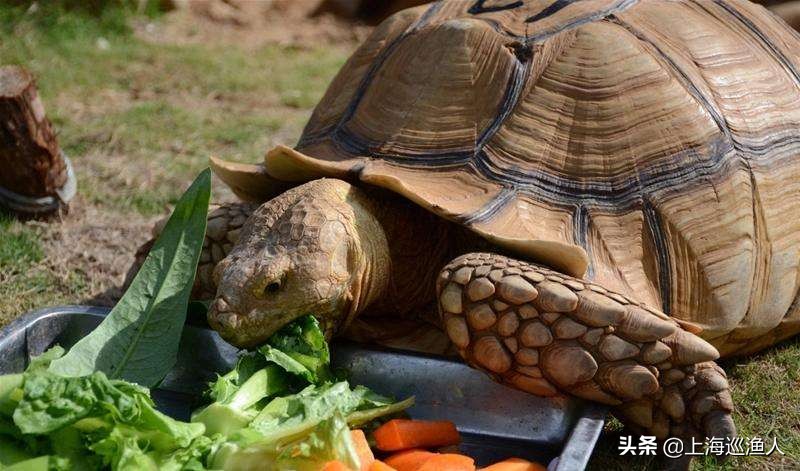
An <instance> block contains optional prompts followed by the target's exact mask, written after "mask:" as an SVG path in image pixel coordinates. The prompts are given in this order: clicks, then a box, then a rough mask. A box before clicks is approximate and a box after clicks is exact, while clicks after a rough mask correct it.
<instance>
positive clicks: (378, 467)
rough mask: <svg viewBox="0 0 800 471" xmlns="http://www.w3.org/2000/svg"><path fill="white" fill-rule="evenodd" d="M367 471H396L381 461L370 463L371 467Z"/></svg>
mask: <svg viewBox="0 0 800 471" xmlns="http://www.w3.org/2000/svg"><path fill="white" fill-rule="evenodd" d="M369 471H397V470H396V469H394V468H392V467H391V466H389V465H388V464H386V463H384V462H383V461H381V460H375V461H373V462H372V466H370V467H369Z"/></svg>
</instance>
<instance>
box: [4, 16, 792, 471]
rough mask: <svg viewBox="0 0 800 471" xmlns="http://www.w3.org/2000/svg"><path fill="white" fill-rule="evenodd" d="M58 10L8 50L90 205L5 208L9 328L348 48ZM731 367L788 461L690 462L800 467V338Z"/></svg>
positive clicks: (61, 290)
mask: <svg viewBox="0 0 800 471" xmlns="http://www.w3.org/2000/svg"><path fill="white" fill-rule="evenodd" d="M40 3H44V2H40ZM57 13H58V14H55V13H54V12H53V11H46V10H40V11H39V12H37V13H34V14H23V13H22V10H20V9H19V8H14V7H9V6H2V5H0V34H2V38H3V40H2V41H0V58H2V61H3V63H4V64H8V63H20V64H24V65H25V66H26V67H27V68H29V69H30V70H32V71H33V72H34V74H35V75H36V76H37V79H38V86H39V90H40V94H41V96H42V99H43V101H44V103H45V107H46V109H47V113H48V116H49V117H50V119H51V121H53V123H54V124H55V127H56V128H57V129H58V130H59V133H60V134H59V139H60V144H61V146H62V148H63V149H64V150H65V152H66V153H67V154H68V155H70V156H71V158H72V160H73V162H74V164H75V166H76V170H77V172H78V175H79V195H80V196H79V201H78V202H77V206H79V209H80V211H78V212H80V213H81V214H71V215H70V216H69V217H67V218H66V219H65V221H64V222H63V223H62V224H61V226H59V224H57V223H56V224H49V225H42V224H36V223H20V222H17V221H12V220H10V219H8V218H4V217H3V218H0V325H2V324H4V323H5V322H7V321H8V320H10V319H12V318H14V317H15V316H17V315H19V314H20V313H22V312H25V311H27V310H29V309H33V308H37V307H42V306H47V305H53V304H59V303H75V302H81V301H83V300H87V299H92V298H93V297H94V296H95V295H97V293H98V292H101V291H102V290H104V289H107V288H108V287H109V286H110V285H114V284H118V283H119V281H121V280H119V279H112V280H109V279H108V278H109V277H110V276H111V275H110V274H113V273H118V272H119V271H120V270H121V271H122V272H123V273H124V270H125V268H126V267H125V266H121V267H120V266H116V267H115V266H113V265H115V264H116V265H126V264H127V263H129V262H130V260H129V259H125V260H127V262H119V261H117V259H111V260H112V261H111V262H107V263H105V264H103V263H99V262H96V261H92V260H93V259H95V258H99V259H103V256H101V255H100V254H101V253H103V250H105V252H106V253H113V252H119V251H128V252H132V250H133V249H134V248H135V245H136V244H135V243H133V244H131V243H130V242H128V243H127V245H125V242H126V240H125V239H127V238H131V237H133V238H136V237H138V240H143V239H144V238H145V237H146V231H147V226H149V224H150V222H151V221H152V219H153V217H154V216H156V215H160V214H162V213H164V211H165V209H166V208H167V207H168V206H169V205H170V204H172V203H173V202H174V201H176V199H177V197H178V196H179V195H180V193H181V191H182V190H183V188H184V186H185V185H186V184H187V182H189V181H191V178H192V177H193V176H194V175H195V174H196V173H197V172H198V171H199V170H200V169H201V168H203V167H204V166H205V165H206V159H207V158H208V155H209V154H218V155H220V156H224V157H226V158H231V159H236V160H242V161H256V160H258V159H259V158H260V156H261V155H263V153H264V151H265V150H266V149H268V148H269V147H270V146H271V145H273V144H274V143H276V142H279V141H280V142H287V143H291V141H292V140H293V139H296V138H297V137H298V136H299V134H300V131H301V128H302V126H303V124H304V123H305V120H306V119H307V117H308V115H309V112H310V109H311V108H312V107H313V105H314V104H315V103H316V102H317V101H318V100H319V98H320V97H321V94H322V93H323V91H324V89H325V87H326V85H327V83H328V82H329V81H330V79H331V78H332V77H333V75H334V74H335V72H336V70H338V68H339V67H340V66H341V64H342V63H343V62H344V60H345V58H346V57H347V55H348V48H347V47H338V48H337V47H331V46H330V45H325V44H321V45H316V46H313V45H312V46H310V47H308V48H302V49H298V48H293V47H288V46H280V45H274V44H267V45H265V46H263V47H259V48H257V49H256V50H245V49H242V48H238V47H235V46H230V45H213V44H210V43H207V44H204V45H172V44H154V43H150V42H147V41H144V40H142V39H139V38H138V37H137V36H135V35H133V34H132V33H131V31H130V28H129V27H128V21H129V17H128V15H126V12H125V11H124V10H123V9H121V8H110V9H107V10H105V11H104V12H103V13H102V14H101V15H99V16H88V15H86V14H84V13H81V12H69V13H65V12H57ZM156 21H158V20H156ZM217 189H218V188H217ZM71 221H72V222H74V223H75V224H78V225H80V227H78V228H76V229H74V231H73V232H74V233H75V234H76V235H75V236H73V237H72V238H66V237H65V236H63V235H60V233H59V231H62V232H64V231H66V229H64V226H68V225H69V224H70V222H71ZM126 224H127V225H129V226H130V232H128V233H122V234H123V235H120V236H114V237H111V238H109V239H103V240H101V241H97V240H96V239H95V238H93V237H94V236H92V230H93V229H98V228H99V229H103V230H104V231H105V232H109V231H111V229H113V228H115V227H117V226H124V225H126ZM84 232H85V233H86V234H84ZM126 234H127V235H126ZM65 241H69V242H65ZM73 246H75V247H73ZM120 247H122V248H120ZM101 249H103V250H101ZM66 251H71V252H70V253H72V255H71V256H70V257H71V258H65V257H64V256H63V253H64V252H66ZM128 255H129V254H128ZM107 256H108V255H107ZM86 260H89V262H86ZM98 267H99V268H98ZM104 270H106V271H104ZM114 270H116V271H114ZM723 366H724V367H725V368H726V370H727V371H728V374H729V377H730V380H731V383H732V385H733V395H734V400H735V403H736V404H737V407H738V409H737V411H736V417H735V419H736V422H737V425H738V427H739V430H740V434H741V435H742V436H745V437H753V436H761V437H765V438H770V439H771V438H772V437H778V438H779V440H780V445H781V448H782V450H783V451H784V452H785V453H786V457H783V458H781V457H780V456H778V455H774V456H772V457H769V458H756V457H745V458H737V459H732V460H729V461H728V462H726V463H724V464H719V463H717V462H715V461H714V460H711V459H704V460H696V461H695V462H694V465H693V468H694V469H695V470H703V471H705V470H715V469H725V470H733V469H748V470H750V469H754V470H757V469H776V470H777V469H800V342H798V341H797V340H795V341H790V342H786V343H784V344H783V345H781V346H778V347H775V348H773V349H770V350H769V351H767V352H765V353H762V354H760V355H757V356H755V357H753V358H747V359H738V360H731V361H727V362H725V363H724V364H723ZM619 433H624V432H623V431H622V430H621V426H620V425H619V423H617V422H612V424H611V425H609V427H608V428H607V431H606V433H605V434H604V435H603V437H602V438H601V442H600V445H599V448H598V450H597V452H596V453H595V456H594V458H593V460H592V462H591V463H590V468H591V469H598V470H603V471H611V470H625V471H636V470H649V469H659V468H661V467H663V463H662V462H660V461H659V460H652V459H646V458H644V457H637V458H636V459H630V458H625V459H622V458H620V457H619V456H618V452H617V443H618V435H619Z"/></svg>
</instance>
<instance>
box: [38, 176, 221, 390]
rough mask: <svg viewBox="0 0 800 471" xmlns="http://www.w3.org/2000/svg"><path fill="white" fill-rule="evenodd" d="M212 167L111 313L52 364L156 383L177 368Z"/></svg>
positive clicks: (66, 370) (73, 371)
mask: <svg viewBox="0 0 800 471" xmlns="http://www.w3.org/2000/svg"><path fill="white" fill-rule="evenodd" d="M210 196H211V172H210V170H208V169H206V170H204V171H203V172H202V173H201V174H200V175H199V176H198V177H197V179H196V180H195V181H194V183H192V185H191V186H190V187H189V189H188V190H186V192H185V193H184V194H183V196H182V197H181V199H180V200H179V201H178V203H177V204H176V205H175V209H174V210H173V212H172V216H170V218H169V221H167V224H166V226H165V227H164V229H163V231H162V232H161V235H160V236H159V237H158V240H156V242H155V244H154V245H153V248H152V249H151V250H150V253H149V254H148V255H147V259H146V260H145V261H144V263H143V264H142V267H141V269H140V270H139V273H137V274H136V277H135V278H134V280H133V282H132V283H131V285H130V287H129V288H128V290H127V291H126V292H125V294H124V295H123V297H122V299H121V300H120V301H119V303H117V305H116V306H115V307H114V309H113V310H112V311H111V313H110V314H109V315H108V317H106V318H105V319H104V320H103V322H102V323H100V325H99V326H98V327H97V328H96V329H95V330H94V331H92V333H90V334H89V335H87V336H86V337H84V338H83V339H81V340H80V341H79V342H78V343H77V344H75V346H73V347H72V348H71V349H70V351H69V353H67V354H66V355H64V356H63V357H62V358H60V359H57V360H55V361H53V362H52V363H51V364H50V370H51V371H53V372H54V373H58V374H60V375H62V376H72V377H75V376H87V375H90V374H92V373H94V372H97V371H100V372H103V373H105V374H106V375H107V376H108V377H109V378H114V379H116V378H122V379H126V380H128V381H132V382H135V383H138V384H141V385H143V386H148V387H152V386H155V385H156V384H158V382H159V381H161V379H163V378H164V376H166V374H167V373H168V372H169V371H170V369H172V367H173V365H174V364H175V360H176V355H177V351H178V343H179V339H180V335H181V331H182V330H183V324H184V321H185V318H186V310H187V305H188V301H189V294H190V293H191V290H192V284H193V282H194V275H195V270H196V268H197V262H198V259H199V257H200V251H201V249H202V244H203V237H204V235H205V229H206V218H207V212H208V201H209V198H210Z"/></svg>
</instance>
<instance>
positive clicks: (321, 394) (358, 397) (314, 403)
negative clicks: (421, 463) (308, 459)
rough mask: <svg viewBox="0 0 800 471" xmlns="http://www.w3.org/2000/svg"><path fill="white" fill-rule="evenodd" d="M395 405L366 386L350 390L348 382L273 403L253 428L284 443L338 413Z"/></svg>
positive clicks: (257, 417) (322, 387)
mask: <svg viewBox="0 0 800 471" xmlns="http://www.w3.org/2000/svg"><path fill="white" fill-rule="evenodd" d="M393 402H394V401H392V400H391V399H388V398H385V397H383V396H379V395H378V394H375V393H374V392H372V391H371V390H369V389H368V388H365V387H363V386H356V387H355V388H353V389H351V388H350V385H349V384H348V383H347V381H340V382H338V383H326V384H322V385H319V386H317V385H311V386H308V387H307V388H305V389H303V390H302V391H300V392H299V393H297V394H293V395H290V396H284V397H279V398H276V399H273V400H272V401H271V402H270V403H269V404H267V405H266V406H265V407H264V409H263V410H262V411H261V412H260V413H259V414H258V415H257V416H256V417H255V418H254V419H253V421H252V422H251V424H250V428H252V429H254V430H256V431H258V432H259V433H260V434H261V436H262V437H263V438H264V439H265V440H268V441H277V442H285V441H288V440H294V439H296V438H297V437H299V436H302V435H305V434H307V433H308V432H309V431H310V430H311V429H313V428H314V427H316V426H317V425H318V424H319V423H320V422H322V421H324V420H327V419H329V418H331V417H332V416H333V415H334V414H335V413H337V412H338V413H340V414H342V415H344V416H347V415H349V414H350V413H354V412H356V411H363V410H371V409H375V408H378V407H385V406H387V405H390V404H392V403H393Z"/></svg>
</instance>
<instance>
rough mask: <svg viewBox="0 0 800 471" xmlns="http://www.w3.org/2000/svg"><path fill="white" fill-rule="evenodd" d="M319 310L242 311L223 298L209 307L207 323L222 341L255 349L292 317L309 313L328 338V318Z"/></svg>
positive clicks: (291, 319)
mask: <svg viewBox="0 0 800 471" xmlns="http://www.w3.org/2000/svg"><path fill="white" fill-rule="evenodd" d="M315 312H322V311H320V310H319V309H300V310H297V311H290V310H286V309H275V310H272V309H269V310H260V309H253V310H251V311H250V312H248V313H246V314H243V313H241V312H240V311H238V310H236V309H233V308H232V307H231V306H230V304H229V303H228V302H227V301H226V300H225V299H224V297H220V298H217V299H216V300H215V301H214V302H213V303H212V304H211V307H210V308H209V310H208V315H207V319H208V324H209V325H210V326H211V328H212V329H214V330H215V331H216V332H217V333H218V334H219V335H220V337H222V339H223V340H225V341H226V342H228V343H230V344H231V345H233V346H236V347H239V348H248V349H249V348H255V347H259V346H261V345H263V344H264V343H265V342H266V341H267V339H269V338H270V337H271V336H272V334H274V333H275V332H277V331H278V330H280V329H281V328H282V327H284V326H285V325H287V324H290V323H291V322H293V321H294V320H296V319H298V318H300V317H303V316H305V315H308V314H311V315H312V316H314V317H315V318H316V319H317V321H318V322H319V324H320V327H321V328H322V330H323V332H324V333H325V337H326V338H328V339H330V337H331V336H332V333H333V331H334V326H333V325H332V323H331V319H330V318H329V317H328V316H325V315H324V314H316V313H315Z"/></svg>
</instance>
